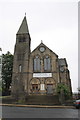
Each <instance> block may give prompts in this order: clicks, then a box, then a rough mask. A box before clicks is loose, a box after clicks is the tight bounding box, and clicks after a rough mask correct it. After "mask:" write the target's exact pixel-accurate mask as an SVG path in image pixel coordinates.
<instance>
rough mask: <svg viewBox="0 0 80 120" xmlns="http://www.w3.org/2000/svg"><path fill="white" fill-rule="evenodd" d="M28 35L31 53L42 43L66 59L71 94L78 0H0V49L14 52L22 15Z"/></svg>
mask: <svg viewBox="0 0 80 120" xmlns="http://www.w3.org/2000/svg"><path fill="white" fill-rule="evenodd" d="M25 13H26V18H27V23H28V28H29V33H30V36H31V50H33V49H35V48H36V47H37V46H38V45H39V44H40V43H41V40H42V41H43V43H44V44H45V45H46V46H48V47H49V48H50V49H51V50H52V51H53V52H55V53H56V54H57V55H58V57H59V58H66V60H67V63H68V68H69V70H70V78H71V84H72V91H73V92H77V88H78V1H77V0H14V1H13V0H11V1H10V0H0V33H1V34H0V47H1V48H2V53H4V54H5V53H7V51H10V52H11V53H12V54H13V53H14V45H15V42H16V33H17V31H18V29H19V27H20V25H21V22H22V20H23V18H24V16H25Z"/></svg>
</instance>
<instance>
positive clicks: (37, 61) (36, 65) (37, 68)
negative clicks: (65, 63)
mask: <svg viewBox="0 0 80 120" xmlns="http://www.w3.org/2000/svg"><path fill="white" fill-rule="evenodd" d="M34 71H40V58H39V56H36V57H35V58H34Z"/></svg>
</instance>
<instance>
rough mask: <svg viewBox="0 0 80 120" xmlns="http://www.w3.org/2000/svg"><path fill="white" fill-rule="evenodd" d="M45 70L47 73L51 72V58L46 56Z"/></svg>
mask: <svg viewBox="0 0 80 120" xmlns="http://www.w3.org/2000/svg"><path fill="white" fill-rule="evenodd" d="M44 70H45V71H50V70H51V59H50V57H49V56H46V57H45V58H44Z"/></svg>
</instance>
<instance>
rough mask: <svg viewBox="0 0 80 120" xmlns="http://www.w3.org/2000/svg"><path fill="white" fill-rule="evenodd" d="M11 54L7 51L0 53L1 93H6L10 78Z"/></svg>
mask: <svg viewBox="0 0 80 120" xmlns="http://www.w3.org/2000/svg"><path fill="white" fill-rule="evenodd" d="M12 67H13V55H12V54H11V53H10V52H9V51H8V52H7V53H6V54H3V55H2V94H3V95H8V94H9V91H10V90H9V88H10V85H11V79H12Z"/></svg>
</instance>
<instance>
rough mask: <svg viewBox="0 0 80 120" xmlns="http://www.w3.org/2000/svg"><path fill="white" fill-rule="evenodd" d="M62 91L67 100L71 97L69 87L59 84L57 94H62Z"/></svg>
mask: <svg viewBox="0 0 80 120" xmlns="http://www.w3.org/2000/svg"><path fill="white" fill-rule="evenodd" d="M61 91H63V93H64V96H65V98H69V97H70V92H69V87H68V86H67V85H65V84H62V83H59V84H58V85H57V93H58V94H61Z"/></svg>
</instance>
